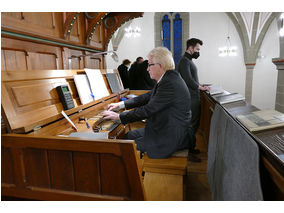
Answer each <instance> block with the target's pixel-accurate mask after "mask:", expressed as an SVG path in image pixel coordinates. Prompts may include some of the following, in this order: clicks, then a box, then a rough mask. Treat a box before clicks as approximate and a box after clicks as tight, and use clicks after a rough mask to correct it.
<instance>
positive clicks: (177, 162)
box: [143, 150, 188, 201]
mask: <svg viewBox="0 0 284 213" xmlns="http://www.w3.org/2000/svg"><path fill="white" fill-rule="evenodd" d="M187 155H188V150H182V151H179V152H176V153H174V154H173V156H171V157H170V158H167V159H151V158H149V157H148V156H147V154H144V156H143V171H144V172H145V175H144V187H145V192H146V195H147V199H148V200H153V201H158V200H163V201H166V200H167V201H181V200H184V197H185V184H184V180H185V177H186V175H187Z"/></svg>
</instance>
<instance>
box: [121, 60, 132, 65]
mask: <svg viewBox="0 0 284 213" xmlns="http://www.w3.org/2000/svg"><path fill="white" fill-rule="evenodd" d="M122 63H123V64H124V65H129V64H130V63H131V61H129V60H128V59H124V60H123V62H122Z"/></svg>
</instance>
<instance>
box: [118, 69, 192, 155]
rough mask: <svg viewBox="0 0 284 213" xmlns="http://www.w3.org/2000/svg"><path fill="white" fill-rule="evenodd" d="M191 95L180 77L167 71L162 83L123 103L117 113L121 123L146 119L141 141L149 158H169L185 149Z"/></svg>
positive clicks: (187, 138) (187, 140) (188, 132)
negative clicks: (119, 111) (124, 108)
mask: <svg viewBox="0 0 284 213" xmlns="http://www.w3.org/2000/svg"><path fill="white" fill-rule="evenodd" d="M190 101H191V100H190V94H189V92H188V89H187V86H186V84H185V82H184V81H183V80H182V78H181V76H180V74H179V73H178V72H177V71H175V70H169V71H167V72H166V73H165V74H164V76H163V77H162V79H161V81H160V82H159V83H158V84H156V86H155V87H154V88H153V89H152V90H151V91H150V92H148V93H146V94H143V95H140V96H138V97H136V98H133V99H130V100H127V101H125V102H124V103H125V107H126V109H131V108H134V107H137V108H135V109H134V110H132V111H124V112H122V113H120V120H121V122H122V123H123V124H126V123H131V122H134V121H139V120H142V119H147V122H146V127H145V134H144V137H143V142H144V145H145V150H146V152H147V154H148V156H149V157H150V158H168V157H170V156H171V154H172V153H174V152H175V151H178V150H180V149H185V148H187V147H188V143H189V141H190V139H189V138H190V137H192V132H191V131H190V129H189V126H190V119H191V111H190V104H188V103H189V102H190Z"/></svg>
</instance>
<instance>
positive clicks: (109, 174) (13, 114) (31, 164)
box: [1, 70, 146, 200]
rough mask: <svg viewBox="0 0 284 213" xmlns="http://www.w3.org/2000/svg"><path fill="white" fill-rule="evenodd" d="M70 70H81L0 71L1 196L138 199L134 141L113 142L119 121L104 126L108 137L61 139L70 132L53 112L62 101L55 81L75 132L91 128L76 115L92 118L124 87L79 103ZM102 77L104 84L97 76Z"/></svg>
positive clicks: (140, 184) (119, 132)
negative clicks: (2, 128) (0, 124)
mask: <svg viewBox="0 0 284 213" xmlns="http://www.w3.org/2000/svg"><path fill="white" fill-rule="evenodd" d="M101 72H102V74H105V72H106V71H105V70H101ZM75 74H84V70H37V71H28V72H17V71H5V72H2V80H1V89H2V91H1V95H2V96H1V99H2V118H3V119H4V120H5V121H6V126H7V127H8V129H9V130H8V132H9V133H7V134H2V145H1V162H2V163H1V172H2V176H1V178H2V183H1V184H2V185H1V193H2V196H6V197H17V198H20V199H21V198H25V199H31V200H145V199H146V198H145V192H144V188H143V182H142V167H141V162H140V159H139V157H138V154H137V151H136V148H135V143H134V141H131V140H119V138H121V137H122V136H123V135H124V133H125V128H126V127H125V126H123V125H122V124H120V125H116V127H115V128H111V129H110V130H108V129H106V131H107V132H108V136H109V138H112V139H85V138H75V137H68V136H67V135H69V134H70V133H71V132H74V130H73V129H72V127H71V125H70V124H69V122H68V121H67V120H66V119H65V118H64V117H63V116H62V115H61V111H62V110H63V107H62V104H61V102H60V100H59V97H58V95H57V92H56V87H57V86H59V85H62V84H68V86H69V88H70V90H71V94H72V98H73V101H74V104H75V107H74V108H72V109H69V110H66V111H65V113H66V114H67V115H68V116H69V117H70V119H71V120H72V121H73V122H74V123H75V125H76V126H77V128H78V131H79V132H85V131H91V130H90V129H88V128H87V126H86V124H85V123H84V122H83V123H80V122H79V117H85V118H87V119H90V118H93V117H94V116H97V114H98V113H99V112H101V111H103V110H104V109H105V108H106V106H107V104H109V103H111V102H117V100H118V96H119V97H123V96H125V95H127V94H128V93H129V91H128V90H123V91H121V92H120V93H118V94H111V95H109V96H107V97H104V98H101V99H99V100H96V101H93V102H91V103H88V104H85V105H81V104H80V100H79V96H78V93H77V90H76V86H75V83H74V79H73V75H75ZM104 80H105V82H107V81H106V78H105V76H104ZM106 84H107V83H106ZM108 89H109V88H108ZM89 121H91V119H90V120H89ZM90 125H92V122H90ZM108 125H109V124H108ZM110 126H111V125H110Z"/></svg>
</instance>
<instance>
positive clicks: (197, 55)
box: [191, 52, 200, 59]
mask: <svg viewBox="0 0 284 213" xmlns="http://www.w3.org/2000/svg"><path fill="white" fill-rule="evenodd" d="M191 56H192V58H195V59H197V58H198V57H199V56H200V54H199V52H194V53H193V54H192V55H191Z"/></svg>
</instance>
